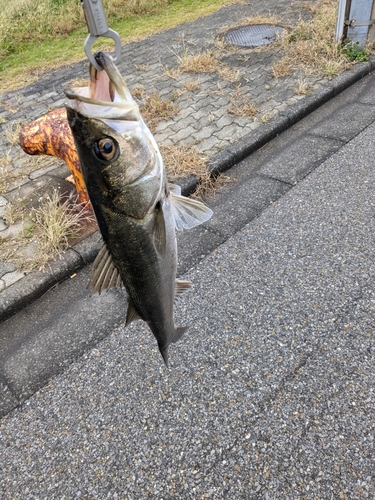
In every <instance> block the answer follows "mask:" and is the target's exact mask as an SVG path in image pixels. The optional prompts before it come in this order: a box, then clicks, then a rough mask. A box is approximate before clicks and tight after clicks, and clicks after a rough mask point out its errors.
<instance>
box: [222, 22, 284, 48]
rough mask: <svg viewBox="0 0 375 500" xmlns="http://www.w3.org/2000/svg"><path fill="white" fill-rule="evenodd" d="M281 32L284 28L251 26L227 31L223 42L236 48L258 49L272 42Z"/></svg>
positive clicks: (270, 25)
mask: <svg viewBox="0 0 375 500" xmlns="http://www.w3.org/2000/svg"><path fill="white" fill-rule="evenodd" d="M282 31H284V28H282V27H281V26H275V25H273V24H253V25H250V26H242V27H241V28H235V29H231V30H229V31H227V32H226V33H225V35H224V40H225V41H226V42H228V43H232V44H233V45H237V46H238V47H259V46H260V45H269V44H270V43H272V42H274V41H275V40H276V37H277V35H278V34H281V32H282Z"/></svg>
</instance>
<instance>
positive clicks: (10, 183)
mask: <svg viewBox="0 0 375 500" xmlns="http://www.w3.org/2000/svg"><path fill="white" fill-rule="evenodd" d="M25 157H26V158H25V161H24V163H22V168H21V167H19V168H18V169H15V168H13V166H12V164H13V162H14V158H11V157H10V156H9V154H7V155H6V156H3V157H1V158H0V193H6V192H7V191H9V190H10V189H13V188H14V187H16V185H17V183H18V182H19V181H20V180H21V179H26V178H27V177H28V176H29V175H30V174H31V173H32V172H34V171H35V170H38V169H39V168H42V167H47V166H49V165H51V164H52V163H53V162H54V160H55V162H56V158H54V159H53V158H51V157H50V156H26V155H25Z"/></svg>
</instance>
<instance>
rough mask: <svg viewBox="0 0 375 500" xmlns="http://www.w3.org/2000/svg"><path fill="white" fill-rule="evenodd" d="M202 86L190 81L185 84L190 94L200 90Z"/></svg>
mask: <svg viewBox="0 0 375 500" xmlns="http://www.w3.org/2000/svg"><path fill="white" fill-rule="evenodd" d="M200 88H201V87H200V85H199V83H198V82H194V81H190V82H186V83H185V89H186V90H188V91H189V92H194V91H196V90H200Z"/></svg>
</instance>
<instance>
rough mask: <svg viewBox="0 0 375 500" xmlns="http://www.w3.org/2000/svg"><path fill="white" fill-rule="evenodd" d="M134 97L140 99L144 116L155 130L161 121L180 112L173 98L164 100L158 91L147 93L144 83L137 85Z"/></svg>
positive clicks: (152, 129) (148, 124) (149, 125)
mask: <svg viewBox="0 0 375 500" xmlns="http://www.w3.org/2000/svg"><path fill="white" fill-rule="evenodd" d="M133 97H134V98H136V99H137V100H138V101H139V107H140V110H141V113H142V117H143V119H144V121H145V122H146V123H147V126H148V127H149V129H150V130H151V131H154V130H155V127H156V126H157V124H158V123H159V122H161V121H162V120H168V119H169V118H172V117H173V116H175V115H176V114H177V113H178V109H177V107H176V106H175V105H174V104H173V102H172V101H171V100H167V101H164V100H163V99H162V98H161V97H160V96H159V94H157V93H156V92H154V93H153V94H149V95H146V91H145V88H144V87H143V86H142V85H139V86H138V87H136V89H135V90H134V92H133Z"/></svg>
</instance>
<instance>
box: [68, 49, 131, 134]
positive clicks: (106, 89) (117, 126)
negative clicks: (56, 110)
mask: <svg viewBox="0 0 375 500" xmlns="http://www.w3.org/2000/svg"><path fill="white" fill-rule="evenodd" d="M94 57H95V60H96V61H97V63H98V64H99V65H100V66H101V67H102V68H103V70H102V71H98V70H97V69H96V68H94V66H92V65H91V66H90V85H89V86H88V87H79V88H75V89H73V91H67V92H66V96H67V97H68V99H69V102H68V106H69V107H70V108H72V109H74V110H75V111H77V112H78V113H80V114H82V115H84V116H85V117H87V118H96V119H98V120H101V121H103V122H104V123H106V124H107V125H108V126H109V127H111V128H113V129H114V130H115V131H116V132H119V133H124V132H127V131H128V130H131V129H133V128H134V127H135V126H136V124H137V123H139V122H140V120H141V115H140V112H139V107H138V105H137V103H136V102H135V101H134V99H133V97H132V95H131V93H130V91H129V89H128V87H127V85H126V83H125V81H124V80H123V78H122V76H121V75H120V73H119V71H118V69H117V68H116V66H115V64H114V63H113V60H112V58H111V57H110V56H108V55H106V54H104V53H103V52H97V53H96V54H95V56H94Z"/></svg>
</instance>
